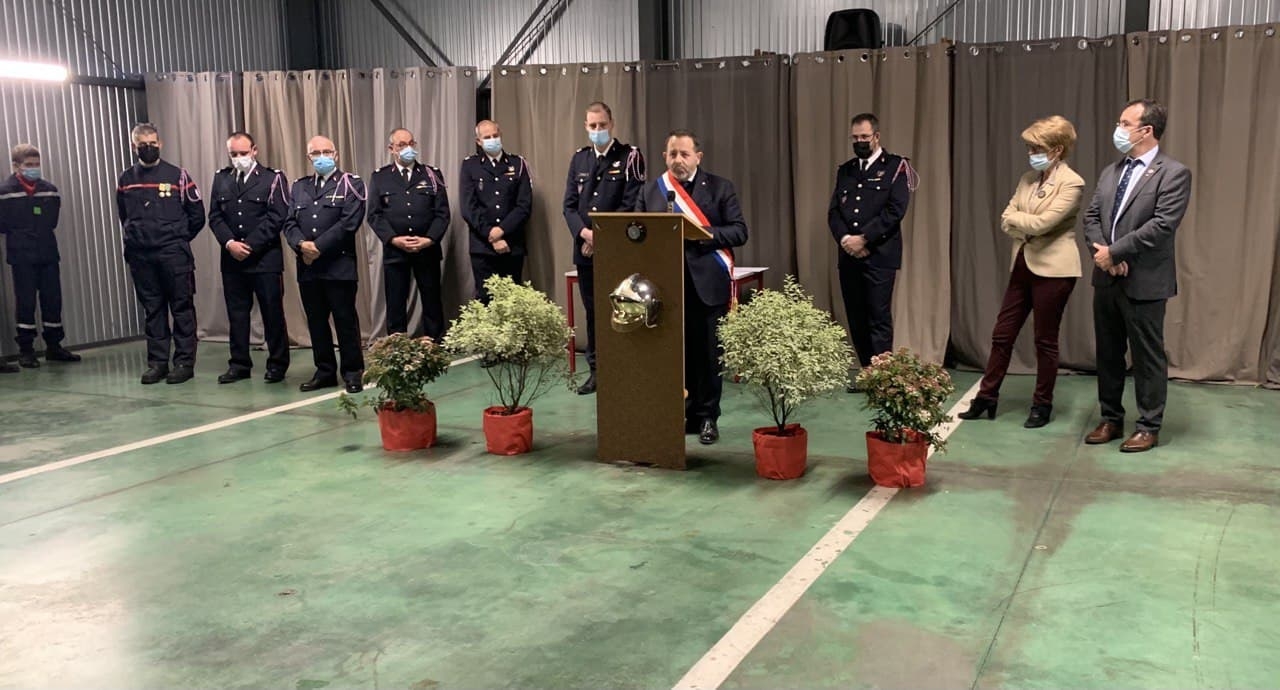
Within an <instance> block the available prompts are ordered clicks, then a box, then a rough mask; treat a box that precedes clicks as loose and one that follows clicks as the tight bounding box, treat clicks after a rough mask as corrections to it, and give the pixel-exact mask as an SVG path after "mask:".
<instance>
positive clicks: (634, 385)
mask: <svg viewBox="0 0 1280 690" xmlns="http://www.w3.org/2000/svg"><path fill="white" fill-rule="evenodd" d="M591 221H592V225H593V228H594V230H593V232H594V235H595V242H594V244H595V257H594V265H595V295H596V298H595V316H596V438H597V451H596V457H597V458H598V459H599V460H601V461H602V462H617V461H627V462H634V463H637V464H644V465H656V466H658V467H666V468H671V469H684V468H685V437H684V240H685V237H686V236H688V237H689V238H690V239H702V238H707V237H710V235H708V234H707V233H706V232H705V231H704V230H702V229H701V228H699V227H697V226H696V225H694V224H692V223H690V222H688V221H687V220H686V219H685V217H684V216H682V215H680V214H678V213H593V214H591ZM637 228H639V230H638V231H637ZM633 273H638V274H640V275H641V276H643V277H645V278H647V279H648V280H649V281H650V282H652V283H653V284H654V285H655V286H657V288H658V291H659V296H660V298H661V300H662V308H661V311H660V312H659V314H658V322H657V325H656V326H655V327H653V328H645V327H641V328H640V329H638V330H635V331H631V332H627V333H621V332H618V331H616V330H614V328H613V325H612V318H611V317H612V312H613V310H612V303H611V301H610V300H609V293H611V292H613V290H614V288H616V287H617V286H618V284H619V283H620V282H622V281H623V279H625V278H627V277H628V276H630V275H631V274H633Z"/></svg>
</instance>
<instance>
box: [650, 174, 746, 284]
mask: <svg viewBox="0 0 1280 690" xmlns="http://www.w3.org/2000/svg"><path fill="white" fill-rule="evenodd" d="M689 195H690V196H691V197H693V201H694V203H696V204H697V205H698V208H700V209H702V212H703V213H704V214H706V216H707V222H709V223H710V224H711V227H709V228H706V230H707V231H708V232H710V233H711V239H710V240H707V241H705V242H702V241H691V240H685V243H684V263H685V266H686V267H687V268H688V270H689V275H690V276H691V277H692V278H693V287H694V289H695V290H696V292H697V295H698V299H700V300H702V303H703V304H705V305H707V306H719V305H722V304H728V303H729V295H730V294H731V293H730V290H731V285H732V281H731V276H730V275H729V273H728V271H727V270H725V266H724V264H723V263H722V262H721V260H720V259H719V258H718V257H717V256H716V253H717V252H718V250H721V249H727V250H729V251H730V253H732V251H733V247H741V246H742V245H744V244H746V243H747V221H746V220H745V219H744V218H743V217H742V206H741V205H740V204H739V203H738V193H737V192H736V191H734V188H733V183H732V182H730V181H729V180H727V179H725V178H723V177H719V176H716V175H712V174H711V173H708V172H704V171H703V170H702V169H699V170H698V171H697V173H696V174H695V175H694V178H693V185H692V191H690V192H689ZM636 210H637V211H649V212H658V213H665V212H666V211H667V197H666V195H665V194H663V193H662V189H661V188H660V187H659V186H658V180H657V179H656V178H655V179H652V180H649V181H648V182H646V183H645V185H644V193H643V194H641V196H640V202H639V203H638V204H637V207H636Z"/></svg>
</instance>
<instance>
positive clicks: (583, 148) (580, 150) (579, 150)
mask: <svg viewBox="0 0 1280 690" xmlns="http://www.w3.org/2000/svg"><path fill="white" fill-rule="evenodd" d="M590 148H591V147H590V146H583V147H582V148H580V149H578V150H577V151H576V152H575V153H582V152H583V151H586V150H588V149H590Z"/></svg>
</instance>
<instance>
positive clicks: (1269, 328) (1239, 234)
mask: <svg viewBox="0 0 1280 690" xmlns="http://www.w3.org/2000/svg"><path fill="white" fill-rule="evenodd" d="M1128 40H1129V43H1128V58H1129V95H1130V96H1131V97H1132V98H1140V97H1150V98H1155V99H1157V100H1159V101H1161V102H1163V103H1165V104H1166V105H1167V106H1168V107H1169V127H1168V129H1167V131H1166V132H1165V136H1164V138H1163V139H1162V140H1161V142H1160V148H1161V150H1162V151H1164V152H1166V153H1167V154H1168V155H1170V156H1173V157H1174V158H1175V159H1177V160H1179V161H1181V162H1182V163H1184V164H1185V165H1187V167H1189V168H1191V171H1192V175H1193V181H1192V193H1191V205H1190V207H1189V208H1188V210H1187V215H1186V218H1185V220H1184V221H1183V223H1182V227H1181V228H1179V230H1178V235H1177V260H1178V292H1179V294H1178V296H1177V297H1176V298H1174V299H1173V300H1171V301H1170V302H1169V309H1168V316H1167V318H1166V321H1165V342H1166V346H1167V348H1168V350H1169V369H1170V375H1171V376H1175V377H1178V378H1185V379H1194V380H1215V381H1240V382H1264V381H1265V382H1269V383H1272V384H1276V383H1280V279H1277V278H1276V271H1275V268H1276V265H1277V251H1278V249H1280V242H1278V241H1277V240H1280V194H1278V193H1277V189H1280V187H1278V186H1277V180H1278V179H1280V134H1277V127H1276V123H1277V122H1280V38H1277V37H1276V35H1275V27H1274V26H1270V27H1268V26H1254V27H1242V28H1235V27H1231V28H1221V29H1207V30H1200V31H1172V32H1160V33H1150V34H1136V35H1132V36H1130V37H1129V39H1128Z"/></svg>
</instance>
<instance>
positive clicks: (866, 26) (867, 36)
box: [822, 10, 884, 50]
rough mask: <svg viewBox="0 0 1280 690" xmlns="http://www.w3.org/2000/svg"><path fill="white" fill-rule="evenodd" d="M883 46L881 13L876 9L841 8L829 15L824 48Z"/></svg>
mask: <svg viewBox="0 0 1280 690" xmlns="http://www.w3.org/2000/svg"><path fill="white" fill-rule="evenodd" d="M883 47H884V35H883V33H882V32H881V29H880V15H878V14H876V12H875V10H840V11H839V12H832V13H831V15H830V16H828V17H827V31H826V33H825V34H824V35H823V38H822V49H823V50H856V49H859V48H862V49H871V50H874V49H876V48H883Z"/></svg>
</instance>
